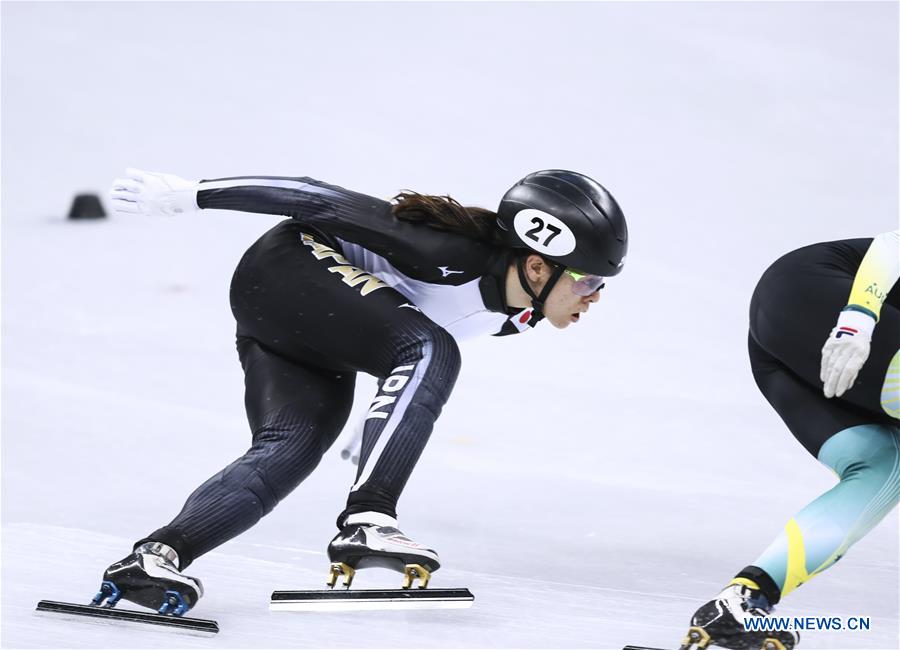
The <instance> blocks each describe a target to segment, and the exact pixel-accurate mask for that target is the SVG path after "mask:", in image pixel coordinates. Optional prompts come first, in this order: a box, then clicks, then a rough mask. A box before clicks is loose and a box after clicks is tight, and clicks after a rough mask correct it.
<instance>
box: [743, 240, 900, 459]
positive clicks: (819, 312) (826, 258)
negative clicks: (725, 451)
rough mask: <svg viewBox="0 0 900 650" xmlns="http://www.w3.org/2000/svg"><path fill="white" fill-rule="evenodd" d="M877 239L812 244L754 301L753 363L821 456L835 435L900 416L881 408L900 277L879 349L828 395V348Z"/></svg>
mask: <svg viewBox="0 0 900 650" xmlns="http://www.w3.org/2000/svg"><path fill="white" fill-rule="evenodd" d="M871 243H872V239H871V238H868V239H847V240H842V241H833V242H824V243H820V244H813V245H811V246H805V247H803V248H800V249H798V250H795V251H792V252H790V253H787V254H786V255H784V256H782V257H781V258H779V259H778V260H776V261H775V262H774V263H773V264H772V265H771V266H770V267H769V268H768V269H767V270H766V272H765V273H764V274H763V276H762V278H760V280H759V283H758V284H757V286H756V290H755V291H754V292H753V298H752V299H751V301H750V335H749V341H748V343H749V349H750V364H751V367H752V370H753V377H754V379H756V383H757V385H758V386H759V389H760V390H761V391H762V393H763V395H764V396H765V397H766V399H767V400H768V401H769V403H770V404H771V405H772V407H773V408H774V409H775V410H776V411H777V412H778V414H779V415H780V416H781V418H782V419H783V420H784V422H785V424H787V426H788V428H789V429H790V430H791V432H792V433H793V434H794V437H796V438H797V440H798V441H799V442H800V443H801V444H802V445H803V446H804V447H805V448H806V449H807V451H809V453H811V454H812V455H813V456H815V457H818V455H819V449H820V448H821V447H822V445H823V444H825V442H826V441H827V440H828V439H829V438H830V437H831V436H833V435H834V434H836V433H838V432H840V431H843V430H844V429H849V428H850V427H854V426H857V425H860V424H869V423H885V424H891V425H894V426H896V424H897V421H896V420H894V419H893V418H891V417H890V416H889V415H887V414H886V413H885V412H884V410H882V408H881V398H880V395H881V388H882V384H883V383H884V378H885V374H886V372H887V368H888V364H889V363H890V361H891V358H892V357H893V356H894V354H896V352H897V349H898V348H900V283H898V284H897V285H895V286H894V288H893V289H892V290H891V291H890V292H889V293H888V295H887V297H886V299H885V303H884V306H883V307H882V310H881V316H880V318H879V320H878V326H877V327H876V328H875V332H874V334H873V335H872V344H871V350H870V352H869V357H868V359H867V361H866V363H865V364H864V365H863V367H862V370H860V373H859V376H858V377H857V379H856V381H855V382H854V384H853V387H852V388H851V389H850V390H848V391H847V392H846V393H844V394H843V395H842V396H841V397H839V398H833V399H827V398H826V397H825V396H824V395H823V394H822V382H821V381H820V379H819V367H820V364H821V361H822V346H823V345H824V344H825V341H826V340H827V339H828V335H829V333H830V332H831V328H832V327H834V324H835V322H836V321H837V317H838V314H839V313H840V311H841V309H843V307H844V306H845V305H846V304H847V296H849V295H850V288H851V287H852V286H853V278H854V277H855V275H856V272H857V270H858V269H859V265H860V263H861V262H862V259H863V256H864V255H865V254H866V251H867V250H868V249H869V246H870V245H871Z"/></svg>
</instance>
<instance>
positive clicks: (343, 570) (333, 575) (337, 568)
mask: <svg viewBox="0 0 900 650" xmlns="http://www.w3.org/2000/svg"><path fill="white" fill-rule="evenodd" d="M354 575H356V569H354V568H353V567H352V566H350V565H349V564H344V563H343V562H332V563H331V568H330V569H329V570H328V580H326V581H325V584H327V585H328V586H329V587H331V588H332V589H334V585H335V583H337V579H338V576H344V587H346V588H347V589H349V588H350V583H351V582H353V576H354Z"/></svg>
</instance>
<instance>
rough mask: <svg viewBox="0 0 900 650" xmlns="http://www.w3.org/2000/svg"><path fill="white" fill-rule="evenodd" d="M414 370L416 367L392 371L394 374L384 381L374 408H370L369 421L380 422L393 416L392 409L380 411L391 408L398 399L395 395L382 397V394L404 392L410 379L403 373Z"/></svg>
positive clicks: (403, 367)
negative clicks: (373, 419) (375, 420)
mask: <svg viewBox="0 0 900 650" xmlns="http://www.w3.org/2000/svg"><path fill="white" fill-rule="evenodd" d="M413 368H415V366H397V367H396V368H394V369H393V370H392V371H391V372H392V373H393V374H391V376H390V377H388V378H387V379H385V380H384V383H383V384H382V385H381V391H379V394H378V395H376V396H375V399H374V400H373V401H372V406H370V407H369V412H368V413H367V414H366V419H367V420H371V419H372V418H375V419H378V420H385V419H387V417H388V416H389V415H390V414H391V409H387V410H386V411H381V410H379V409H381V408H382V407H386V406H390V405H391V404H393V403H394V402H396V401H397V397H396V396H395V395H382V394H380V393H399V392H400V391H401V390H403V387H404V386H406V382H408V381H409V377H408V376H407V375H404V374H401V373H404V372H409V371H410V370H412V369H413Z"/></svg>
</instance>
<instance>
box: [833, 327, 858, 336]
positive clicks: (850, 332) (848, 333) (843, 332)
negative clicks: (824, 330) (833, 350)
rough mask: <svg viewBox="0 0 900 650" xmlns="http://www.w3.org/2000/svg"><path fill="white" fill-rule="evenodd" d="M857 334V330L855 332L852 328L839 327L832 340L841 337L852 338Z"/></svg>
mask: <svg viewBox="0 0 900 650" xmlns="http://www.w3.org/2000/svg"><path fill="white" fill-rule="evenodd" d="M856 334H859V330H855V329H853V328H852V327H841V328H840V329H839V330H838V332H837V334H835V335H834V338H836V339H839V338H841V337H842V336H854V335H856Z"/></svg>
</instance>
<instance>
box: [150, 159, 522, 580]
mask: <svg viewBox="0 0 900 650" xmlns="http://www.w3.org/2000/svg"><path fill="white" fill-rule="evenodd" d="M197 203H198V205H199V207H200V208H202V209H210V208H218V209H228V210H242V211H246V212H259V213H268V214H281V215H285V216H288V217H291V219H289V220H286V221H283V222H281V223H279V224H278V225H276V226H275V227H274V228H272V229H271V230H269V231H268V232H267V233H265V234H264V235H263V236H262V237H261V238H260V239H259V240H258V241H257V242H256V243H255V244H253V246H251V247H250V249H249V250H248V251H247V252H246V253H245V255H244V256H243V258H242V259H241V261H240V263H239V264H238V266H237V269H236V270H235V273H234V277H233V279H232V284H231V307H232V311H233V313H234V316H235V319H236V320H237V349H238V355H239V357H240V361H241V365H242V366H243V368H244V374H245V386H246V394H245V404H246V410H247V417H248V419H249V422H250V428H251V431H252V435H253V443H252V445H251V447H250V449H249V450H247V452H246V453H245V454H244V455H243V456H241V457H240V458H238V459H237V460H235V461H234V462H233V463H231V464H230V465H229V466H228V467H226V468H225V469H223V470H222V471H221V472H219V473H218V474H216V475H215V476H213V477H212V478H210V479H209V480H207V481H206V482H205V483H204V484H203V485H201V486H200V487H199V488H197V489H196V490H195V491H194V493H193V494H191V495H190V497H188V500H187V502H186V503H185V505H184V508H183V509H182V511H181V512H180V513H179V514H178V516H177V517H175V519H174V520H173V521H172V522H171V523H169V524H168V525H167V526H164V527H162V528H160V529H159V530H157V531H155V532H153V533H151V534H150V535H148V536H147V537H146V538H144V539H142V540H140V542H138V543H137V544H140V543H143V542H145V541H148V540H153V541H159V542H163V543H165V544H168V545H169V546H171V547H172V548H174V549H175V550H176V551H177V552H178V556H179V561H180V568H182V569H183V568H185V567H186V566H187V565H188V564H190V563H191V562H192V561H193V560H194V559H195V558H197V557H199V556H200V555H202V554H203V553H206V552H208V551H210V550H212V549H213V548H215V547H217V546H219V545H220V544H222V543H224V542H226V541H227V540H229V539H231V538H233V537H235V536H237V535H238V534H240V533H242V532H243V531H245V530H247V529H248V528H250V527H251V526H253V525H254V524H255V523H256V522H257V521H259V519H260V518H261V517H262V516H263V515H265V514H267V513H268V512H270V511H271V510H272V509H273V508H274V507H275V505H276V504H277V503H278V502H279V501H280V500H281V499H283V498H284V497H285V496H287V495H288V494H289V493H290V492H291V491H292V490H293V489H294V488H295V487H296V486H297V485H298V484H299V483H300V482H301V481H303V479H305V478H306V477H307V476H308V475H309V474H310V472H312V470H313V469H314V468H315V467H316V465H317V464H318V462H319V460H320V459H321V457H322V454H323V453H324V452H325V451H326V450H327V449H328V448H329V446H330V445H331V444H332V443H333V442H334V440H335V438H336V437H337V436H338V434H339V433H340V431H341V429H342V428H343V426H344V424H345V422H346V420H347V417H348V415H349V413H350V409H351V406H352V401H353V389H354V383H355V379H356V373H357V372H359V371H362V372H366V373H368V374H370V375H373V376H375V377H377V378H378V380H379V390H378V393H377V395H376V397H375V399H374V401H373V403H372V406H371V407H370V409H369V411H368V414H367V417H366V421H365V428H364V434H363V443H362V450H361V456H360V461H359V469H358V473H357V478H356V483H355V484H354V485H353V487H352V488H351V492H350V496H349V498H348V500H347V506H346V509H345V510H344V512H343V513H342V514H341V516H340V517H339V518H338V522H339V524H340V522H341V520H342V519H343V518H344V517H346V516H347V515H349V514H352V513H358V512H366V511H375V512H380V513H384V514H387V515H390V516H396V504H397V500H398V498H399V496H400V493H401V492H402V490H403V487H404V485H405V484H406V481H407V479H408V478H409V476H410V474H411V472H412V469H413V467H414V466H415V464H416V461H417V460H418V458H419V456H420V454H421V452H422V450H423V448H424V446H425V444H426V443H427V441H428V438H429V436H430V434H431V431H432V428H433V426H434V422H435V420H436V419H437V417H438V416H439V415H440V413H441V409H442V407H443V405H444V403H445V402H446V401H447V398H448V397H449V396H450V392H451V390H452V389H453V385H454V383H455V381H456V377H457V374H458V372H459V368H460V355H459V349H458V347H457V344H456V339H459V338H465V337H469V336H473V335H477V334H494V335H504V334H516V333H519V332H521V331H525V330H527V329H529V328H530V327H531V326H533V325H534V324H535V323H536V322H537V320H538V318H537V317H534V316H533V315H532V313H531V311H530V310H527V309H525V310H511V309H509V308H507V306H506V298H505V280H506V272H507V268H508V266H509V264H510V263H511V261H512V259H513V258H512V256H513V252H512V251H510V250H506V249H500V248H496V247H494V246H491V245H489V244H487V243H484V242H481V241H476V240H474V239H469V238H467V237H464V236H462V235H458V234H453V233H448V232H446V231H441V230H437V229H434V228H431V227H429V226H427V225H424V224H420V223H410V222H405V221H401V220H398V219H396V218H395V217H394V216H393V215H392V213H391V206H390V204H389V203H387V202H385V201H382V200H379V199H376V198H372V197H370V196H366V195H363V194H358V193H354V192H349V191H347V190H344V189H342V188H339V187H335V186H332V185H326V184H324V183H321V182H319V181H315V180H313V179H310V178H280V177H240V178H230V179H219V180H215V181H202V182H201V184H200V190H199V191H198V194H197ZM137 544H136V545H137Z"/></svg>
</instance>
